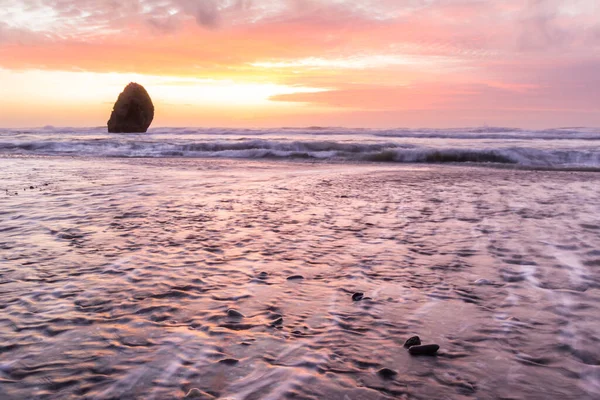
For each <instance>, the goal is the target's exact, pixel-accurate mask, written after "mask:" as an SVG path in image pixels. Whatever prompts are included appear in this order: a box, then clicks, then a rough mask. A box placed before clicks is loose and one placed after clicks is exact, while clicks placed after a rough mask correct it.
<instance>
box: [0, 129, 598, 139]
mask: <svg viewBox="0 0 600 400" xmlns="http://www.w3.org/2000/svg"><path fill="white" fill-rule="evenodd" d="M104 133H106V127H93V128H73V127H54V126H50V125H49V126H45V127H43V128H35V129H0V138H1V137H2V135H3V134H13V135H16V134H38V135H53V134H78V135H97V134H104ZM148 134H150V135H175V136H189V135H204V136H223V137H230V136H247V137H253V136H272V135H281V136H286V137H287V136H295V135H310V136H340V135H348V136H364V137H373V138H378V137H389V138H413V139H419V138H422V139H504V140H513V139H514V140H574V139H577V140H590V141H600V128H585V127H566V128H555V129H543V130H525V129H518V128H508V127H487V126H484V127H472V128H452V129H431V128H423V129H409V128H395V129H366V128H362V129H355V128H341V127H321V126H309V127H305V128H294V127H284V128H269V129H251V128H245V129H241V128H236V129H234V128H152V129H150V130H149V132H148ZM128 136H136V135H128Z"/></svg>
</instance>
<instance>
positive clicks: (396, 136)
mask: <svg viewBox="0 0 600 400" xmlns="http://www.w3.org/2000/svg"><path fill="white" fill-rule="evenodd" d="M0 154H18V155H52V156H70V155H74V156H94V157H123V158H126V157H152V158H159V157H184V158H244V159H306V160H330V161H336V162H361V161H362V162H392V163H462V162H469V163H495V164H506V165H514V166H522V167H547V168H573V167H574V168H580V167H581V168H598V167H599V166H600V129H590V128H560V129H549V130H540V131H531V130H520V129H511V128H493V127H482V128H465V129H389V130H372V129H344V128H324V127H309V128H304V129H299V128H279V129H190V128H163V129H161V128H159V129H151V130H150V132H149V133H146V134H126V135H117V134H107V133H106V128H105V127H98V128H89V129H77V128H54V127H50V126H49V127H45V128H42V129H30V130H16V129H15V130H6V129H5V130H0Z"/></svg>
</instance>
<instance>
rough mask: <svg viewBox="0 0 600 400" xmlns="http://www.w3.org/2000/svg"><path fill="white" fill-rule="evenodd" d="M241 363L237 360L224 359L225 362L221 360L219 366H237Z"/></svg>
mask: <svg viewBox="0 0 600 400" xmlns="http://www.w3.org/2000/svg"><path fill="white" fill-rule="evenodd" d="M239 362H240V361H239V360H236V359H235V358H224V359H223V360H219V364H225V365H235V364H237V363H239Z"/></svg>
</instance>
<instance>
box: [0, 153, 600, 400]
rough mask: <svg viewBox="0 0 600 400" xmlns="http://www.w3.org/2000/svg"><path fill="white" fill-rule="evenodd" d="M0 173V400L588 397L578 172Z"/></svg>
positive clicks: (595, 254) (162, 168) (224, 168)
mask: <svg viewBox="0 0 600 400" xmlns="http://www.w3.org/2000/svg"><path fill="white" fill-rule="evenodd" d="M0 180H1V182H2V184H3V187H2V193H1V197H0V204H1V206H0V393H2V398H3V399H23V398H29V399H34V398H36V399H37V398H39V399H71V398H72V399H78V398H89V399H110V398H114V399H127V398H144V399H171V398H182V397H183V396H185V394H186V393H187V392H188V391H189V390H190V389H192V388H198V389H199V390H200V391H202V392H204V393H205V394H207V396H208V395H210V396H214V397H221V398H234V399H263V398H264V399H281V398H314V399H388V398H417V399H438V398H452V399H460V398H477V399H496V398H510V399H548V398H561V399H593V398H598V397H599V396H600V370H599V369H598V365H600V347H599V346H598V341H599V340H600V329H599V328H600V322H599V320H598V315H600V314H599V311H600V310H599V308H600V290H599V288H600V273H599V272H598V267H599V266H600V250H599V249H600V206H599V204H600V190H599V189H598V188H599V187H600V185H599V184H600V175H598V174H597V173H589V172H588V173H585V172H557V171H553V172H540V171H538V172H536V171H518V170H505V169H503V170H498V169H491V168H470V167H455V166H447V165H445V166H419V167H415V166H410V165H408V166H407V165H404V166H400V165H327V164H310V163H288V162H285V163H284V162H270V161H260V162H252V161H246V162H240V161H237V162H234V161H228V160H189V159H188V160H182V159H177V160H175V159H156V160H150V159H93V158H90V159H69V158H39V157H36V158H19V157H15V158H2V159H0ZM294 275H300V276H301V277H302V278H303V279H291V280H290V279H287V278H289V277H290V276H294ZM355 292H362V293H364V297H365V298H363V299H362V300H360V301H353V300H352V295H353V294H354V293H355ZM228 310H229V311H228ZM414 334H418V335H420V336H421V339H422V340H423V342H424V343H437V344H439V345H440V346H441V349H440V351H439V355H438V356H437V357H426V358H423V357H411V356H410V355H409V354H408V352H407V350H406V349H405V348H404V347H403V343H404V341H405V340H406V339H408V338H409V337H410V336H413V335H414ZM382 368H389V369H390V370H393V371H394V372H396V373H397V374H395V375H393V374H391V375H390V376H387V377H386V376H382V375H381V374H377V371H379V370H381V369H382ZM386 378H387V379H386Z"/></svg>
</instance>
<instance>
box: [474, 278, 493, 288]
mask: <svg viewBox="0 0 600 400" xmlns="http://www.w3.org/2000/svg"><path fill="white" fill-rule="evenodd" d="M475 284H476V285H477V286H485V285H491V284H492V282H490V281H488V280H487V279H483V278H482V279H477V280H476V281H475Z"/></svg>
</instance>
